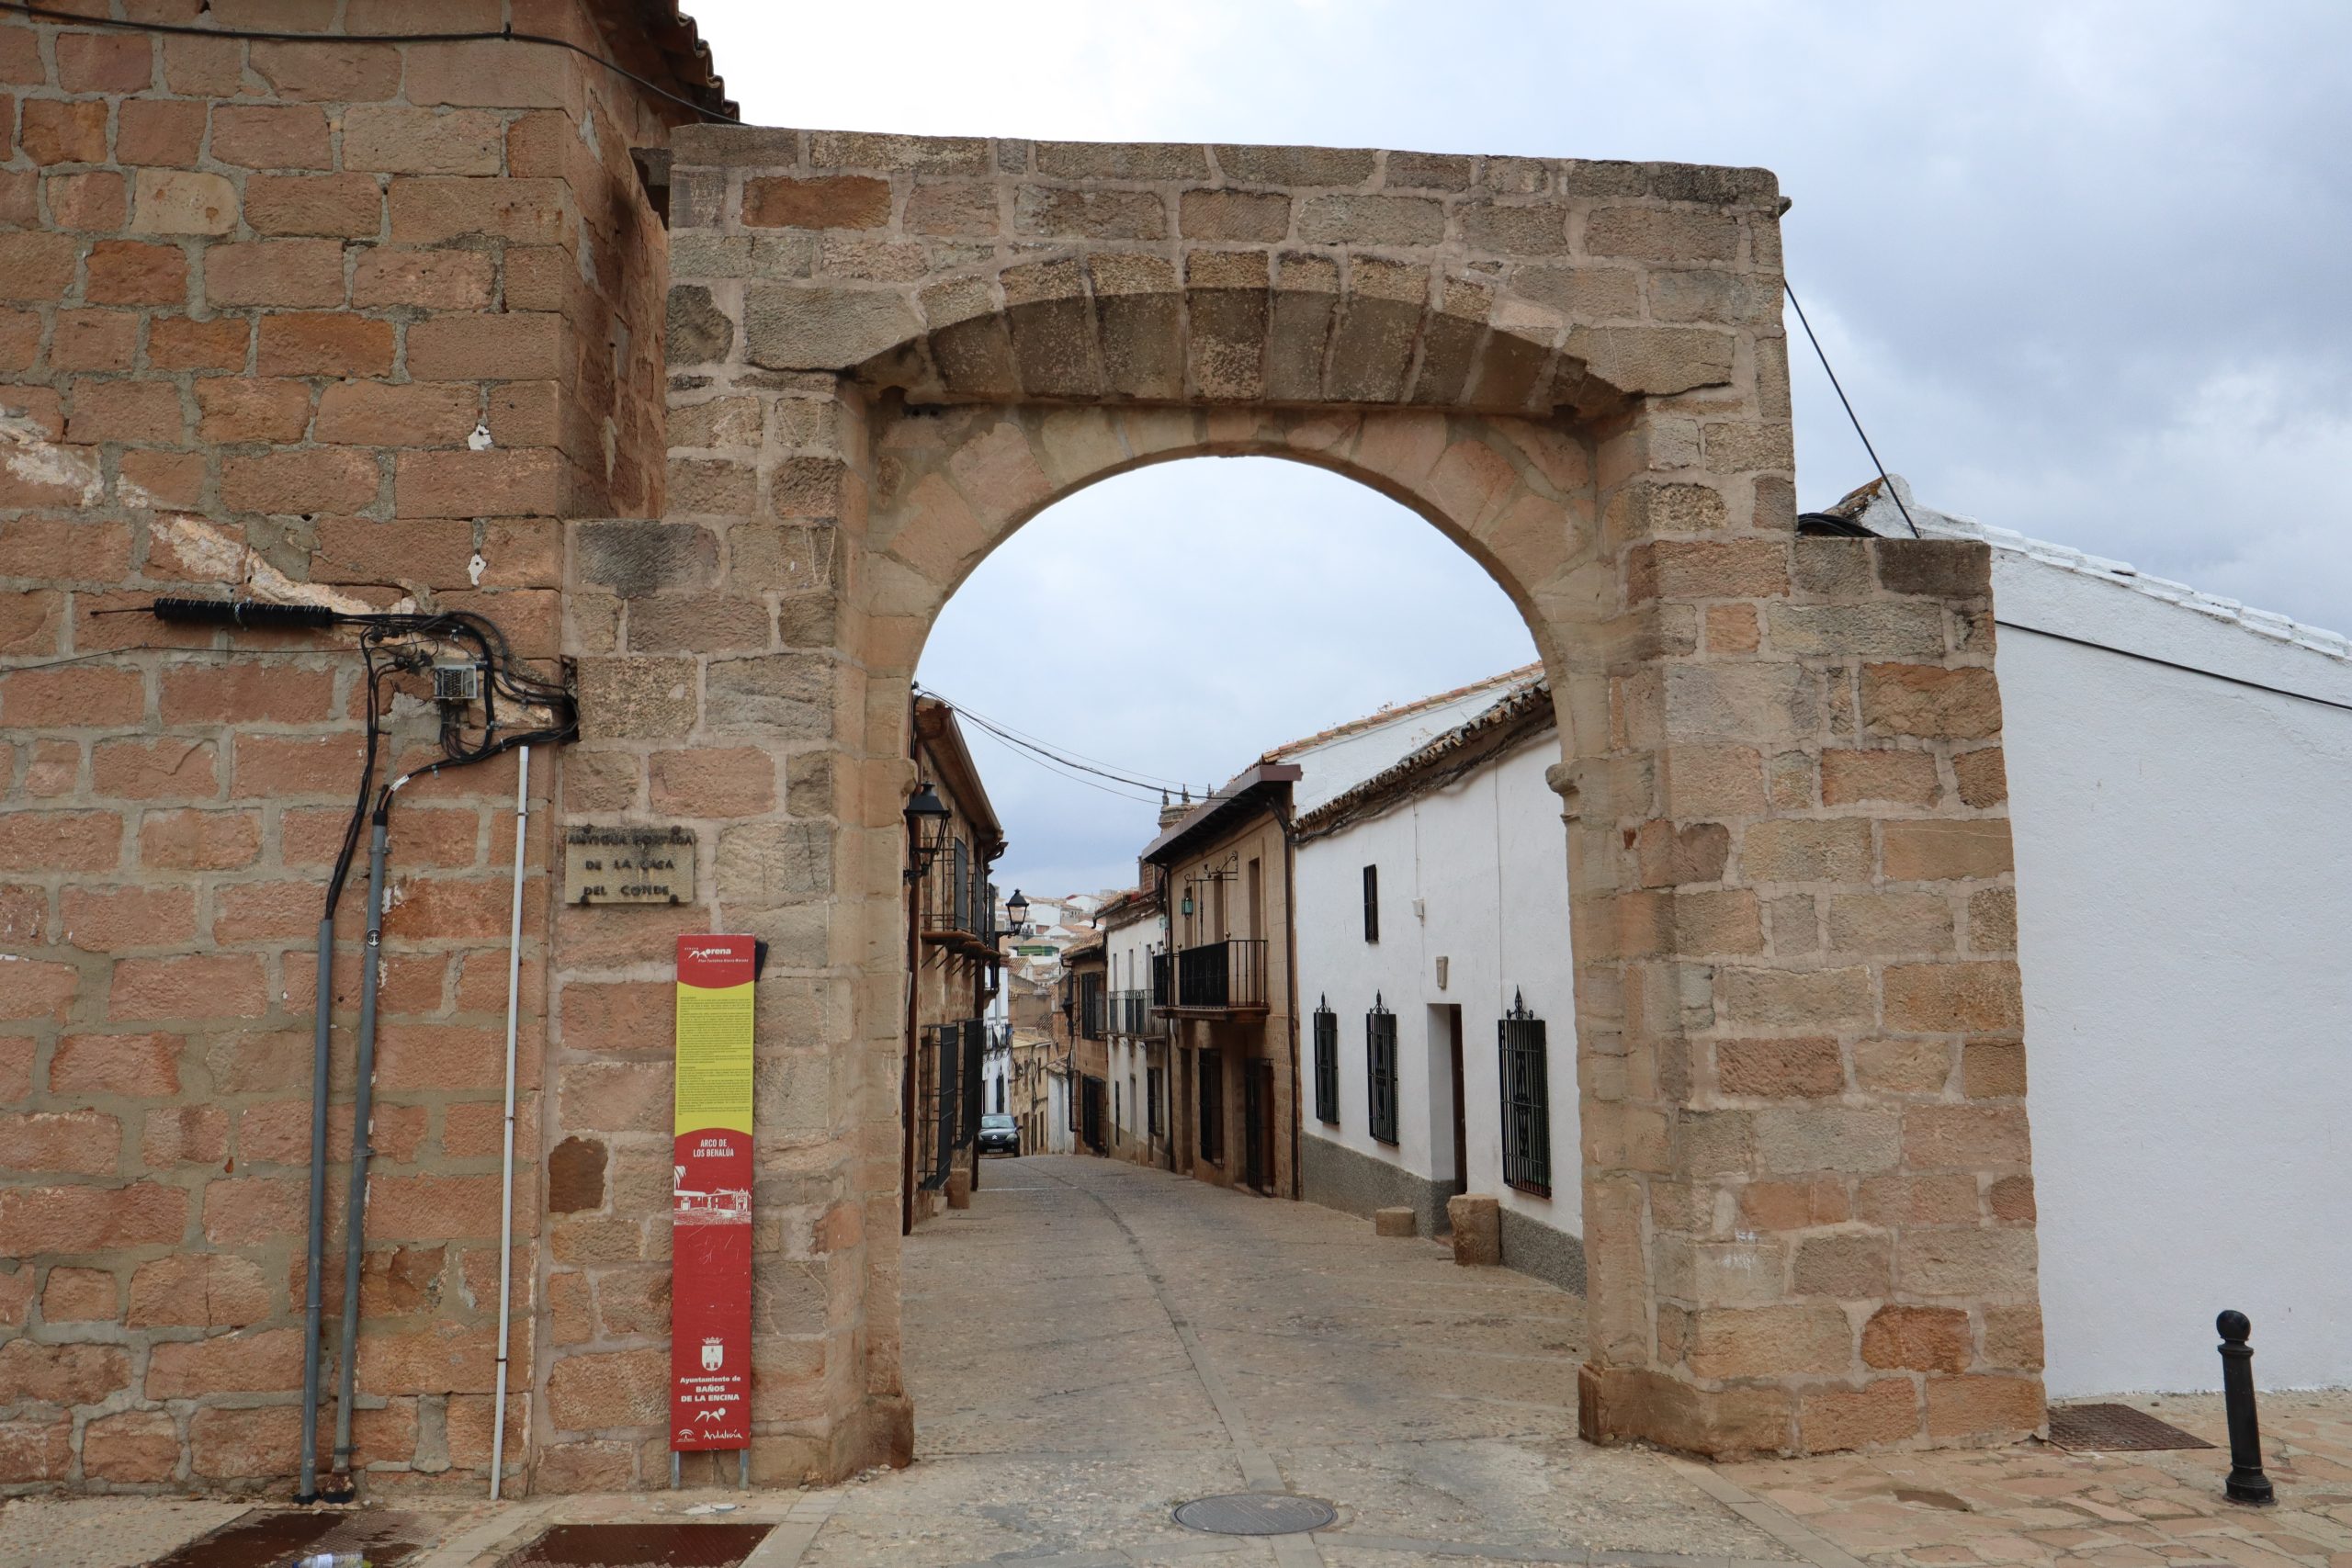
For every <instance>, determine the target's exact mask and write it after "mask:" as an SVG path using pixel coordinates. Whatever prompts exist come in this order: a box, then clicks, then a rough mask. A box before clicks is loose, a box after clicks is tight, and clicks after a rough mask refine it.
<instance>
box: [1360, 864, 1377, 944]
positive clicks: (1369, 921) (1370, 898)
mask: <svg viewBox="0 0 2352 1568" xmlns="http://www.w3.org/2000/svg"><path fill="white" fill-rule="evenodd" d="M1363 939H1364V941H1366V942H1378V941H1379V940H1380V868H1379V867H1378V866H1376V865H1368V866H1365V867H1364V868H1363Z"/></svg>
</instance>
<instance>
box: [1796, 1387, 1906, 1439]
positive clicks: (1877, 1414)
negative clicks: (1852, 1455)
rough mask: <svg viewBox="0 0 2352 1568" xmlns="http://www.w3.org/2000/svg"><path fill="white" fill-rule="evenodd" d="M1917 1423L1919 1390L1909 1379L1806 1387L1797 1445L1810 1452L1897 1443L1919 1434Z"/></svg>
mask: <svg viewBox="0 0 2352 1568" xmlns="http://www.w3.org/2000/svg"><path fill="white" fill-rule="evenodd" d="M1919 1426H1920V1420H1919V1391H1918V1389H1917V1387H1916V1386H1915V1385H1914V1384H1913V1382H1912V1381H1911V1380H1910V1379H1909V1378H1873V1379H1872V1380H1871V1381H1870V1382H1866V1383H1864V1384H1863V1385H1862V1386H1861V1387H1860V1388H1853V1389H1849V1388H1834V1387H1833V1388H1815V1389H1808V1390H1806V1391H1805V1393H1804V1395H1803V1396H1802V1397H1801V1398H1800V1399H1799V1400H1798V1401H1797V1445H1798V1447H1799V1448H1800V1449H1802V1450H1804V1452H1806V1453H1815V1454H1818V1453H1833V1452H1836V1451H1838V1450H1845V1449H1867V1448H1871V1447H1874V1446H1876V1445H1879V1444H1882V1443H1899V1442H1903V1441H1905V1440H1906V1439H1908V1438H1916V1437H1917V1436H1918V1435H1919Z"/></svg>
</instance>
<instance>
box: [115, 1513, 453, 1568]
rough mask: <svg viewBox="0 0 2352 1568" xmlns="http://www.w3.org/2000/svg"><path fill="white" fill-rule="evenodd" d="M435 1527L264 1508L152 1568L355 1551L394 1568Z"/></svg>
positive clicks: (221, 1567) (411, 1520) (210, 1566)
mask: <svg viewBox="0 0 2352 1568" xmlns="http://www.w3.org/2000/svg"><path fill="white" fill-rule="evenodd" d="M436 1533H437V1530H436V1529H435V1525H434V1524H433V1523H432V1522H431V1521H429V1520H426V1519H424V1518H422V1517H419V1516H417V1515H415V1514H391V1513H376V1512H373V1511H371V1510H368V1509H360V1510H358V1511H356V1512H346V1511H342V1510H336V1511H333V1512H329V1511H327V1510H324V1509H318V1510H313V1509H307V1508H305V1509H261V1508H256V1509H254V1511H253V1512H252V1513H249V1514H239V1515H238V1516H237V1517H235V1518H233V1519H231V1520H230V1521H229V1522H228V1523H227V1524H225V1525H222V1526H221V1527H220V1529H217V1530H214V1531H212V1532H211V1533H210V1534H209V1535H201V1536H198V1537H197V1539H196V1540H192V1541H189V1542H188V1543H187V1545H186V1546H183V1547H181V1548H180V1549H179V1550H178V1551H175V1552H173V1553H172V1554H171V1555H170V1556H169V1557H162V1558H158V1559H156V1560H155V1562H152V1563H150V1564H149V1565H148V1568H254V1565H255V1564H266V1565H269V1568H276V1564H278V1563H281V1562H293V1561H294V1560H295V1559H296V1558H298V1557H311V1556H316V1555H318V1554H319V1553H322V1552H336V1551H356V1552H358V1553H359V1554H360V1555H362V1556H364V1557H366V1558H367V1559H368V1562H369V1564H370V1565H371V1568H394V1565H395V1564H397V1563H401V1562H407V1561H408V1560H409V1559H411V1558H413V1557H414V1556H416V1555H417V1554H418V1553H419V1552H421V1551H423V1550H424V1548H425V1547H426V1546H428V1545H430V1544H431V1543H432V1540H433V1539H434V1537H435V1534H436Z"/></svg>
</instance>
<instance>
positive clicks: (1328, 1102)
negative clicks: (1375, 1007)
mask: <svg viewBox="0 0 2352 1568" xmlns="http://www.w3.org/2000/svg"><path fill="white" fill-rule="evenodd" d="M1315 1119H1316V1120H1317V1122H1329V1123H1330V1124H1331V1125H1332V1126H1334V1127H1336V1126H1338V1125H1339V1124H1340V1015H1339V1014H1338V1013H1336V1012H1333V1011H1332V1010H1331V998H1329V997H1325V998H1323V1005H1322V1006H1320V1007H1318V1008H1317V1009H1316V1010H1315Z"/></svg>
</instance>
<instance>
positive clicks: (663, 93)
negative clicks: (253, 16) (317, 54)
mask: <svg viewBox="0 0 2352 1568" xmlns="http://www.w3.org/2000/svg"><path fill="white" fill-rule="evenodd" d="M0 11H13V12H15V13H16V14H17V15H18V16H20V17H32V18H33V19H34V20H36V21H43V22H63V23H69V24H71V25H73V26H74V27H84V28H118V29H119V30H121V31H124V32H136V33H160V34H163V35H164V36H165V37H169V38H225V39H240V40H242V41H244V42H247V43H311V44H317V43H325V44H343V43H536V44H544V45H546V46H548V48H551V49H561V50H569V51H571V53H573V54H576V55H578V56H580V58H581V59H582V60H586V61H590V62H594V64H597V65H601V66H603V67H604V68H605V70H607V71H609V72H611V73H613V74H614V75H616V76H624V77H627V78H628V80H629V81H631V82H634V83H636V84H637V85H639V86H640V87H642V88H644V89H645V90H646V91H647V92H649V93H651V94H653V95H654V96H657V97H662V98H667V99H668V100H669V101H670V102H672V103H673V104H676V105H677V106H678V107H681V108H687V109H692V110H693V111H694V112H695V113H696V114H698V115H702V116H704V117H705V118H709V119H715V120H718V122H719V123H720V124H722V125H741V124H742V123H743V122H742V121H741V119H739V118H736V117H735V116H733V115H731V114H728V113H727V112H725V111H724V110H721V109H715V108H712V107H709V106H707V105H705V104H698V103H696V102H695V101H694V100H693V99H692V98H688V97H682V96H679V95H678V94H676V93H673V92H672V91H670V89H669V88H667V87H664V86H662V85H661V84H660V83H658V82H651V81H648V80H647V79H646V78H645V77H642V76H640V75H639V74H638V73H636V72H634V71H631V70H630V69H628V67H627V66H625V65H622V64H619V63H618V62H615V61H610V60H607V59H605V57H604V56H603V55H601V54H598V53H597V52H596V51H594V50H592V49H584V48H582V46H580V45H579V44H576V43H574V42H572V41H571V39H561V38H551V37H549V36H548V35H547V34H545V33H518V32H516V31H515V29H514V28H513V27H511V26H509V27H506V28H501V29H500V30H498V31H497V32H494V33H486V32H468V33H289V32H272V31H268V30H266V29H262V28H193V27H186V26H182V25H178V24H175V23H171V22H136V21H125V20H119V19H117V18H115V17H85V16H83V15H81V14H80V13H78V12H74V11H58V10H52V9H51V8H50V7H49V6H30V5H23V4H19V3H17V0H0Z"/></svg>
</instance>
